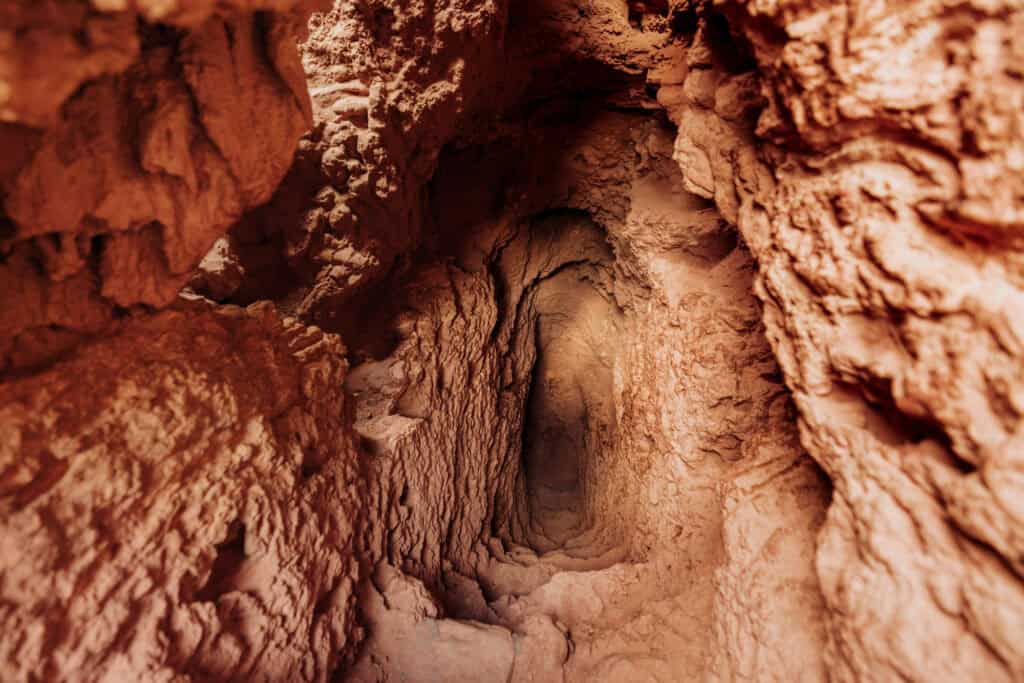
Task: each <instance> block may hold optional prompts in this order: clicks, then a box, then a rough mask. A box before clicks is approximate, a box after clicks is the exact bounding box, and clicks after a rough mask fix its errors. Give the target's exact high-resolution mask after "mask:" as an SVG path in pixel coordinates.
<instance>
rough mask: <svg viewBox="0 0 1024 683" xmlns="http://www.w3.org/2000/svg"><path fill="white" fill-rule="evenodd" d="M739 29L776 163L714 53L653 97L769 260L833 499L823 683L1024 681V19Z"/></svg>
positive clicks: (1004, 15)
mask: <svg viewBox="0 0 1024 683" xmlns="http://www.w3.org/2000/svg"><path fill="white" fill-rule="evenodd" d="M726 9H727V11H728V12H729V16H730V18H732V19H733V22H734V25H735V26H736V27H737V28H739V29H740V31H741V32H742V33H743V34H744V35H745V36H746V38H747V39H748V40H749V41H750V43H751V45H752V46H753V52H754V55H755V56H756V59H757V62H758V64H759V65H760V67H761V73H762V78H763V87H762V92H763V93H764V94H765V95H766V96H767V98H766V105H767V106H766V108H765V109H764V110H763V111H762V112H761V113H760V116H759V119H758V121H757V126H756V132H757V133H758V135H759V136H760V137H761V138H763V139H766V140H770V141H772V142H774V143H775V145H776V146H775V147H765V148H762V151H761V153H760V154H759V155H758V154H757V152H756V150H755V148H754V146H753V145H752V142H753V141H752V139H751V138H750V134H749V132H748V131H749V130H751V126H744V125H743V124H742V122H741V121H738V120H737V119H736V118H735V117H734V116H732V115H731V114H732V112H733V111H734V110H735V109H736V107H735V104H734V103H735V102H738V101H741V100H737V99H736V98H735V97H734V93H735V92H736V90H737V88H738V87H739V86H738V85H737V83H739V84H742V83H743V81H744V79H746V75H744V74H740V75H736V76H733V75H730V74H729V73H728V70H727V69H726V68H725V65H724V64H723V63H722V62H721V61H720V60H718V61H716V57H715V51H714V50H713V49H711V48H713V46H711V45H709V49H708V51H707V53H706V56H707V58H706V59H703V60H701V61H695V60H693V59H692V58H691V59H690V63H689V67H690V68H689V70H686V69H678V70H676V71H675V75H674V76H673V77H672V78H671V82H669V80H668V79H667V80H666V86H665V87H664V88H663V89H662V91H661V93H660V95H659V99H661V100H662V101H663V102H665V103H666V104H667V106H668V108H669V110H670V111H671V112H672V115H673V118H674V120H676V121H677V122H679V126H680V135H679V138H678V139H677V142H676V153H677V158H678V159H679V160H680V165H681V168H682V169H683V173H684V176H685V177H686V178H687V186H688V187H690V188H691V189H693V190H694V191H698V192H700V193H701V194H704V195H705V196H714V198H715V200H716V202H717V203H718V204H719V206H720V207H722V208H723V212H724V213H726V215H730V213H732V212H733V211H734V212H735V214H734V215H736V216H737V219H738V225H739V227H740V230H741V232H742V234H743V236H744V238H745V239H746V241H747V243H748V244H749V245H750V247H751V250H752V252H753V253H754V255H755V257H756V258H757V260H758V263H759V266H760V277H759V282H758V293H759V295H760V296H761V298H762V299H763V300H764V302H765V304H766V307H765V321H766V325H767V327H768V336H769V339H771V341H772V344H773V347H774V349H775V352H776V354H777V356H778V358H779V360H780V363H781V366H782V368H783V370H784V372H785V374H786V379H787V383H788V385H789V386H790V388H791V389H792V390H793V393H794V398H795V400H796V403H797V406H798V407H799V409H800V417H801V420H800V424H801V434H802V441H803V443H804V445H805V447H806V448H807V449H808V451H809V452H810V453H811V454H812V455H813V456H814V457H815V459H816V460H817V461H818V462H819V463H821V464H822V466H823V467H824V469H825V471H826V472H827V473H828V475H829V476H830V478H831V479H832V481H833V484H834V486H835V494H834V498H833V503H832V506H831V507H830V509H829V514H828V521H827V522H826V525H825V527H824V529H823V531H822V535H821V538H820V539H819V548H818V554H817V570H818V575H819V577H820V579H821V585H822V591H823V594H824V597H825V601H826V605H827V612H826V624H827V628H828V633H829V638H828V643H829V646H828V650H827V653H826V656H827V660H828V663H829V670H830V672H831V675H832V676H833V677H834V678H837V679H841V680H855V679H861V678H872V677H881V678H889V677H893V678H895V677H902V678H907V679H913V680H955V679H957V678H977V679H985V680H1011V679H1017V678H1019V677H1020V676H1021V675H1022V673H1021V651H1020V648H1019V647H1017V646H1016V645H1013V644H1012V642H1013V639H1012V637H1011V636H1010V635H1009V634H1011V633H1014V632H1016V631H1017V630H1019V628H1020V622H1019V619H1020V616H1019V615H1020V614H1021V613H1022V611H1021V609H1022V607H1024V604H1022V603H1021V597H1022V593H1021V585H1020V573H1019V567H1018V560H1017V557H1018V555H1019V550H1018V549H1017V546H1015V545H1014V543H1015V542H1014V541H1013V540H1012V539H1013V537H1014V532H1013V531H1012V529H1013V528H1014V527H1015V526H1016V525H1017V524H1018V523H1019V511H1018V510H1017V509H1016V507H1015V506H1016V503H1014V502H1012V501H1013V500H1015V499H1016V498H1017V497H1019V493H1020V492H1019V490H1018V489H1017V488H1015V487H1016V484H1013V483H1011V482H1013V481H1016V479H1015V477H1016V475H1015V474H1012V473H1013V472H1015V471H1017V470H1016V469H1015V468H1016V467H1017V466H1016V465H1014V464H1013V463H1015V462H1016V461H1017V456H1016V451H1017V450H1018V448H1017V446H1016V443H1017V442H1016V439H1017V433H1018V431H1019V429H1020V424H1021V419H1020V418H1021V412H1020V404H1019V401H1018V399H1017V398H1016V396H1018V395H1019V393H1020V388H1019V387H1020V382H1021V376H1020V368H1021V358H1020V343H1019V339H1020V331H1019V330H1018V329H1017V326H1018V323H1017V319H1018V318H1019V317H1020V316H1019V295H1020V288H1019V284H1020V278H1019V263H1018V262H1019V258H1018V255H1017V247H1016V246H1015V245H1016V239H1015V237H1014V234H1015V231H1016V230H1018V229H1019V227H1020V225H1021V221H1020V216H1021V213H1020V212H1021V210H1022V208H1024V204H1022V196H1021V189H1022V187H1024V184H1022V181H1021V179H1022V173H1021V170H1022V169H1021V167H1020V164H1019V161H1018V160H1017V159H1018V157H1019V151H1020V148H1021V144H1022V130H1024V129H1022V118H1021V109H1020V107H1019V103H1020V102H1021V98H1022V97H1024V81H1022V79H1021V76H1022V74H1021V62H1020V54H1021V53H1020V36H1019V31H1017V30H1015V28H1014V27H1016V26H1019V25H1020V21H1021V17H1022V16H1024V15H1021V12H1020V7H1019V6H1018V5H1016V4H1014V3H1009V4H1000V3H995V4H992V3H963V4H959V5H956V6H955V7H952V6H949V7H947V6H944V5H942V4H939V3H927V2H919V3H911V4H910V5H907V6H901V7H896V6H894V5H887V4H880V5H876V6H871V7H868V6H861V5H857V4H855V3H838V4H834V3H829V4H821V5H813V4H808V5H807V6H802V7H800V8H794V9H792V10H789V9H784V8H783V7H782V6H781V5H775V4H773V3H766V4H756V5H755V4H753V3H752V4H749V5H744V4H740V3H737V4H735V5H729V6H727V8H726ZM997 92H998V94H996V93H997ZM769 169H771V171H772V172H771V173H769V172H768V170H769ZM726 207H735V208H734V209H727V208H726ZM1011 491H1014V493H1011ZM877 596H886V597H885V599H884V600H882V599H878V597H877ZM895 634H898V637H894V635H895Z"/></svg>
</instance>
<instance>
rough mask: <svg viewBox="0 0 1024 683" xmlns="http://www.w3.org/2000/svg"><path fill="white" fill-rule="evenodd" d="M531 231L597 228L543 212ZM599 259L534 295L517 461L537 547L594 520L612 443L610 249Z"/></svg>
mask: <svg viewBox="0 0 1024 683" xmlns="http://www.w3.org/2000/svg"><path fill="white" fill-rule="evenodd" d="M532 229H534V230H538V231H550V230H555V231H557V230H563V231H567V232H568V233H569V234H570V235H572V233H573V230H574V229H575V230H577V231H585V230H589V231H593V232H595V233H597V232H599V231H600V229H599V228H598V227H597V226H596V225H595V224H594V223H593V221H591V220H590V219H589V217H587V216H586V215H584V214H581V213H578V212H554V213H552V214H548V215H546V216H545V217H544V218H543V219H541V220H540V221H537V222H536V223H535V224H534V226H533V228H532ZM569 239H571V240H573V241H576V240H577V239H579V238H578V237H576V236H572V237H570V238H569ZM604 256H605V259H604V260H593V261H584V262H569V263H567V264H565V265H563V266H561V267H559V268H558V269H557V270H556V271H555V272H553V273H552V274H550V275H548V276H547V277H545V278H544V279H543V280H541V281H540V282H538V283H537V284H536V285H535V286H534V287H535V288H534V291H533V292H532V309H533V315H534V316H535V320H534V322H533V326H534V339H535V348H536V359H535V361H534V366H533V370H532V374H531V377H532V380H531V383H530V388H529V394H528V398H527V402H526V406H525V411H524V412H525V417H524V424H523V454H522V459H523V471H524V475H525V482H526V496H527V507H528V509H529V512H530V528H531V530H532V531H533V535H532V539H533V542H532V544H533V545H534V546H535V547H537V548H538V550H542V551H543V550H551V549H553V548H555V547H565V546H567V545H571V541H572V539H574V538H579V537H580V536H581V535H582V534H583V533H584V532H585V531H586V528H587V526H588V525H589V524H592V523H593V522H594V520H593V515H592V514H590V513H589V512H588V509H587V490H588V486H589V484H588V482H589V481H590V480H591V479H592V478H593V477H595V476H598V462H599V460H600V459H601V451H602V449H604V448H610V447H611V443H612V434H613V432H614V428H615V427H614V425H615V414H614V406H613V398H612V395H613V386H612V385H613V378H612V372H613V366H614V360H615V355H616V354H617V352H618V329H617V318H618V311H617V306H616V304H615V302H614V301H613V300H612V294H611V292H610V291H608V290H607V284H608V282H609V281H610V278H611V273H610V268H611V265H612V263H611V254H610V252H609V253H607V254H604ZM602 285H604V286H605V287H606V288H605V290H604V291H602V289H601V288H602Z"/></svg>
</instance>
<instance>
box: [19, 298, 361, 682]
mask: <svg viewBox="0 0 1024 683" xmlns="http://www.w3.org/2000/svg"><path fill="white" fill-rule="evenodd" d="M344 352H345V350H344V348H343V347H342V346H341V344H340V342H339V341H338V340H337V339H336V338H334V337H331V336H329V335H325V334H323V333H322V332H318V331H316V330H315V329H313V328H308V327H305V326H303V325H301V324H299V323H297V322H296V321H294V320H285V321H282V320H281V319H280V318H279V317H278V316H277V314H276V313H274V311H273V309H272V307H270V306H269V304H265V305H263V306H254V307H252V308H250V309H248V310H244V309H238V308H220V309H213V308H211V307H210V306H208V305H204V304H194V305H179V306H177V307H176V308H175V309H174V310H171V311H166V312H164V313H160V314H158V315H156V316H154V317H152V318H149V319H147V320H143V321H139V322H133V323H130V324H128V325H126V326H125V327H124V329H123V330H122V331H121V332H120V334H118V335H117V336H116V337H113V338H111V339H110V340H105V341H101V342H96V343H94V344H89V345H86V346H84V347H82V348H81V349H80V350H79V351H78V352H77V353H76V354H75V355H74V356H73V357H72V358H69V359H68V360H66V361H63V362H61V363H58V364H56V365H55V366H53V367H52V368H51V369H49V370H47V371H45V372H42V373H39V374H37V375H35V376H33V377H31V378H26V379H22V380H17V381H11V382H8V383H6V384H4V385H3V388H2V401H0V405H2V408H0V420H2V423H3V424H4V434H3V441H2V446H0V472H2V473H3V478H2V487H3V488H2V496H3V523H2V526H0V539H2V543H3V545H2V548H3V553H2V560H0V562H2V564H0V576H2V582H0V596H2V601H3V607H2V609H0V624H2V628H3V631H4V633H5V634H6V635H5V636H4V638H3V643H2V647H0V657H2V660H3V671H4V678H5V679H7V680H34V679H37V678H46V679H48V680H109V681H117V680H128V679H138V678H144V679H146V680H166V681H170V680H189V677H191V678H192V679H194V680H240V679H250V678H265V679H272V680H326V678H327V676H328V674H329V672H330V671H332V670H333V669H334V668H335V667H336V666H337V663H338V661H339V658H341V657H343V656H344V655H346V654H351V647H352V645H353V644H354V643H353V642H352V633H353V629H354V621H353V614H352V610H353V609H354V602H353V600H354V582H355V581H356V579H357V578H358V573H357V564H356V563H357V555H356V551H355V550H356V549H355V544H356V534H357V531H358V527H359V525H360V523H361V520H362V514H361V508H360V499H359V496H360V494H361V487H360V485H359V483H358V481H359V479H360V477H359V474H358V469H357V466H356V458H355V452H356V449H355V443H354V442H353V440H352V435H351V433H350V432H349V431H347V430H346V429H345V428H344V427H345V421H344V420H343V415H344V406H345V397H344V394H343V393H342V390H341V387H342V382H343V380H344V373H345V362H344ZM254 366H259V367H260V368H262V370H261V371H260V372H258V373H254V372H253V370H252V368H253V367H254ZM86 387H87V388H88V390H89V391H90V392H91V395H90V396H89V397H83V396H82V395H81V391H82V390H83V388H86ZM42 615H45V616H42Z"/></svg>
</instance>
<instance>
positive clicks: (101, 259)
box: [0, 0, 313, 372]
mask: <svg viewBox="0 0 1024 683" xmlns="http://www.w3.org/2000/svg"><path fill="white" fill-rule="evenodd" d="M218 7H219V9H218ZM312 8H313V5H312V4H311V3H309V2H304V1H300V0H285V1H281V2H275V3H269V5H268V4H267V3H253V2H244V1H243V2H229V3H214V2H198V3H195V2H190V3H178V2H139V3H130V7H129V3H126V2H101V1H100V0H96V2H86V1H85V0H79V1H77V2H68V3H62V4H60V5H59V6H58V4H57V3H52V2H42V3H35V2H18V1H14V0H8V1H7V2H5V3H3V4H2V6H0V120H2V123H0V141H2V143H3V146H4V148H5V152H4V156H5V158H4V162H3V163H2V164H0V202H2V203H0V228H2V229H0V259H2V261H0V288H2V289H3V291H4V292H6V293H7V294H6V295H5V296H4V297H3V299H2V301H0V330H2V331H0V372H2V371H4V370H7V369H17V368H22V367H31V366H33V365H35V364H38V363H43V362H45V361H47V360H49V359H52V358H53V357H54V356H55V355H56V354H58V353H60V352H61V351H62V350H65V349H67V348H69V347H71V346H73V345H74V343H75V342H76V341H77V340H78V339H80V338H81V336H82V335H83V334H92V333H100V332H102V331H103V330H105V329H106V328H108V327H109V325H110V323H111V321H112V320H113V319H115V318H116V317H118V316H120V315H122V314H123V313H124V312H125V311H127V310H130V309H132V308H136V307H157V308H161V307H164V306H167V305H168V304H170V303H171V302H172V301H173V300H174V298H175V297H176V296H177V294H178V292H179V291H180V289H181V288H182V286H183V285H184V284H185V282H187V281H188V279H189V277H190V274H191V272H192V270H193V269H194V268H195V266H196V265H197V264H198V263H199V261H200V260H201V259H202V258H203V256H204V255H205V254H206V253H207V252H208V251H209V250H210V247H211V246H212V244H213V243H214V241H215V240H216V239H217V238H218V237H219V236H220V235H221V234H223V233H224V231H225V230H227V228H228V227H229V226H230V225H231V224H232V223H233V222H234V221H235V220H236V219H237V218H238V217H239V216H240V215H241V214H242V212H243V211H244V210H246V209H247V208H251V207H253V206H256V205H258V204H260V203H262V202H264V201H266V200H267V199H269V198H270V196H271V194H272V193H273V191H274V189H275V188H276V187H277V185H278V183H279V182H280V181H281V178H282V177H283V176H284V174H285V173H286V171H287V170H288V167H289V165H290V163H291V160H292V156H293V154H294V150H295V143H296V141H297V140H298V138H299V136H300V135H301V134H302V133H303V132H304V131H305V130H306V129H307V128H308V127H309V123H310V104H309V95H308V93H307V90H306V84H305V78H304V75H303V72H302V67H301V64H300V62H299V54H298V51H297V49H296V46H295V41H296V37H297V36H301V35H302V34H304V32H305V27H304V22H305V20H306V18H307V17H308V15H309V13H310V11H311V10H312ZM215 10H216V11H215ZM257 10H258V11H257Z"/></svg>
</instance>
